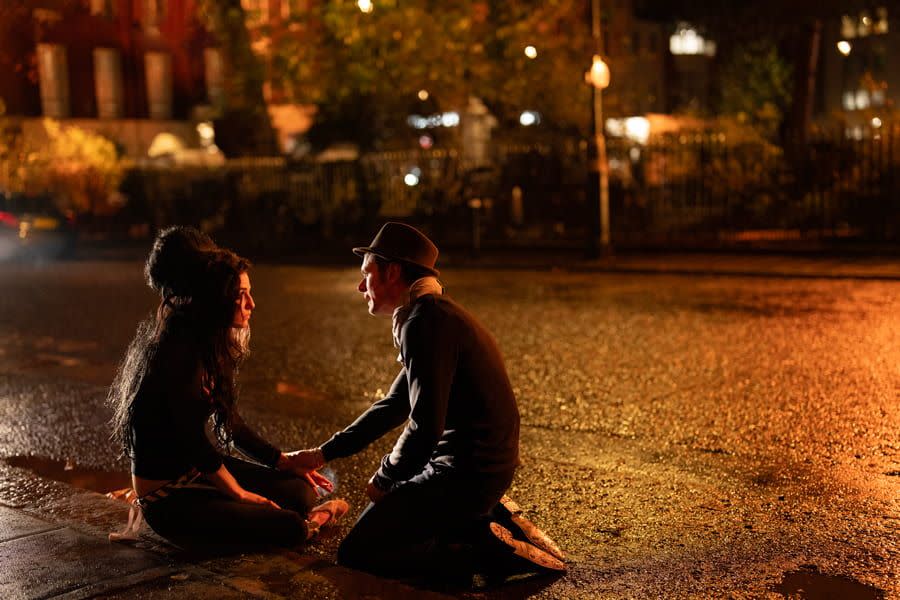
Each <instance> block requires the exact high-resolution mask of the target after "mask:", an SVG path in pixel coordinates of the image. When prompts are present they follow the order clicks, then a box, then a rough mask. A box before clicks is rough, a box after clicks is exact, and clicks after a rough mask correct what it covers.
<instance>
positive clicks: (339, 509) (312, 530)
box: [306, 498, 350, 540]
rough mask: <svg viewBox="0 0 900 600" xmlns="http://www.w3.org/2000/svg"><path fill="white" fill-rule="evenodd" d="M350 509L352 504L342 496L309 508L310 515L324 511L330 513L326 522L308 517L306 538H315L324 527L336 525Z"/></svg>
mask: <svg viewBox="0 0 900 600" xmlns="http://www.w3.org/2000/svg"><path fill="white" fill-rule="evenodd" d="M348 510H350V505H349V504H347V502H345V501H344V500H341V499H340V498H336V499H334V500H329V501H327V502H323V503H322V504H320V505H318V506H314V507H312V508H311V509H309V516H312V515H313V513H317V512H323V513H327V514H328V519H326V520H325V522H324V523H319V522H317V521H313V520H312V519H307V520H306V527H307V530H308V532H309V533H308V534H307V536H306V539H308V540H309V539H312V538H314V537H315V536H316V535H318V533H319V531H320V530H321V529H322V528H323V527H331V526H332V525H335V524H336V523H337V522H338V521H339V520H340V519H341V517H343V516H344V515H345V514H346V513H347V511H348Z"/></svg>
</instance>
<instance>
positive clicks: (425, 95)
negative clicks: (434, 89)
mask: <svg viewBox="0 0 900 600" xmlns="http://www.w3.org/2000/svg"><path fill="white" fill-rule="evenodd" d="M417 95H418V96H419V100H421V101H422V102H425V101H426V100H428V90H419V93H418V94H417Z"/></svg>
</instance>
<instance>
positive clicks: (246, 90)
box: [200, 0, 277, 156]
mask: <svg viewBox="0 0 900 600" xmlns="http://www.w3.org/2000/svg"><path fill="white" fill-rule="evenodd" d="M200 9H201V14H202V16H203V17H204V21H205V24H206V26H207V27H208V28H209V29H210V31H212V32H213V34H214V35H215V36H216V38H217V39H218V41H219V44H220V48H221V52H222V63H223V66H224V70H225V98H224V102H225V105H224V106H223V107H221V109H222V116H221V119H219V120H218V122H217V124H216V125H217V127H216V131H217V140H216V141H217V143H218V145H219V148H220V149H222V151H223V152H224V153H225V154H226V155H230V156H235V155H252V154H274V153H276V152H277V144H276V141H275V133H274V131H273V129H272V124H271V121H270V120H269V115H268V113H267V111H266V103H265V99H264V98H263V82H264V81H265V72H264V71H263V68H262V65H261V64H260V60H259V57H257V56H256V55H255V54H254V53H253V50H252V48H251V46H250V35H249V33H248V31H247V23H246V14H245V13H244V9H243V8H242V6H241V2H240V0H201V3H200Z"/></svg>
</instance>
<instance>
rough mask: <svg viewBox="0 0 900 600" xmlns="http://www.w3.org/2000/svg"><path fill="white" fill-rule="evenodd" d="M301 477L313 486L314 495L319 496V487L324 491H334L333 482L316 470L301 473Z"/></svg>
mask: <svg viewBox="0 0 900 600" xmlns="http://www.w3.org/2000/svg"><path fill="white" fill-rule="evenodd" d="M303 478H304V479H306V481H308V482H309V485H311V486H313V489H314V490H316V495H317V496H321V495H322V493H321V492H320V491H319V488H322V489H323V490H325V492H326V493H329V494H330V493H331V492H333V491H334V484H333V483H332V482H331V480H330V479H328V478H327V477H325V476H324V475H322V474H321V473H319V472H318V471H310V472H309V473H306V474H305V475H303Z"/></svg>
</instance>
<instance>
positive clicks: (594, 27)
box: [584, 0, 611, 258]
mask: <svg viewBox="0 0 900 600" xmlns="http://www.w3.org/2000/svg"><path fill="white" fill-rule="evenodd" d="M591 33H592V34H593V38H594V52H595V54H594V59H593V61H592V62H591V68H590V69H589V70H588V72H587V73H585V74H584V78H585V81H587V82H588V83H589V84H590V85H591V96H592V100H593V101H592V117H591V140H590V143H589V144H588V170H589V173H588V195H587V197H588V206H589V207H590V211H589V212H588V214H589V215H590V225H589V227H588V237H589V239H588V246H587V255H588V258H599V257H600V256H606V255H608V254H609V253H610V249H611V246H610V241H609V166H608V165H607V162H606V138H605V137H604V136H603V90H604V89H606V88H607V87H608V86H609V66H607V64H606V63H605V62H603V58H601V56H600V53H601V52H602V48H603V45H602V38H601V36H602V33H601V31H600V0H592V1H591ZM598 213H599V214H598ZM598 228H599V232H598V231H597V229H598ZM598 234H599V235H598ZM598 238H599V239H598Z"/></svg>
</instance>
